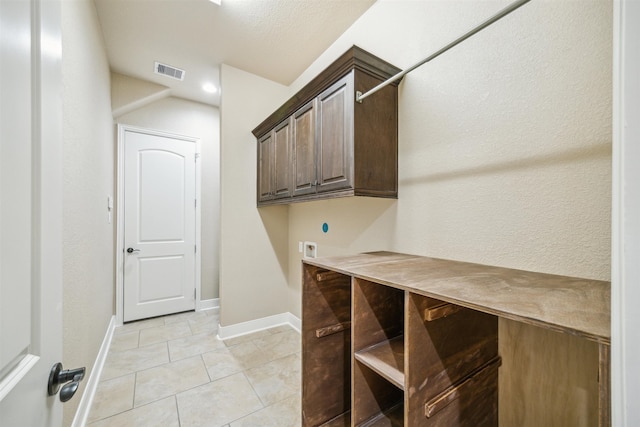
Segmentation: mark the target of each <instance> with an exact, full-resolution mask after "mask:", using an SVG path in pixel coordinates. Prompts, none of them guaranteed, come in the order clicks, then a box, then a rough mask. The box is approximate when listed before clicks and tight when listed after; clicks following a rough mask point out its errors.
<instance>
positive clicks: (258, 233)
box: [220, 65, 290, 326]
mask: <svg viewBox="0 0 640 427" xmlns="http://www.w3.org/2000/svg"><path fill="white" fill-rule="evenodd" d="M221 87H222V101H221V107H220V113H221V136H220V141H221V168H220V170H221V183H222V187H221V225H220V244H221V249H220V303H221V306H220V324H221V325H222V326H229V325H234V324H237V323H241V322H245V321H249V320H254V319H259V318H262V317H267V316H271V315H274V314H280V313H284V312H287V311H290V308H289V301H288V300H289V293H290V292H289V288H288V285H287V274H288V253H287V245H288V208H287V207H286V206H274V207H269V208H261V209H257V208H256V190H255V188H256V152H257V149H256V142H255V138H254V137H253V135H252V134H251V130H252V129H253V128H254V127H255V126H257V125H258V124H259V123H260V122H261V121H262V120H264V118H266V117H267V115H269V114H270V113H271V112H272V110H273V109H274V108H275V106H277V105H279V104H280V103H282V102H284V101H285V100H286V96H287V95H288V89H287V88H286V87H284V86H282V85H279V84H277V83H274V82H271V81H269V80H265V79H262V78H260V77H257V76H255V75H252V74H249V73H246V72H244V71H241V70H239V69H237V68H234V67H231V66H228V65H223V66H222V70H221Z"/></svg>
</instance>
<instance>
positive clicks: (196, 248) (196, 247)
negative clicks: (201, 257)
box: [193, 245, 198, 254]
mask: <svg viewBox="0 0 640 427" xmlns="http://www.w3.org/2000/svg"><path fill="white" fill-rule="evenodd" d="M197 252H198V245H193V253H194V254H195V253H197Z"/></svg>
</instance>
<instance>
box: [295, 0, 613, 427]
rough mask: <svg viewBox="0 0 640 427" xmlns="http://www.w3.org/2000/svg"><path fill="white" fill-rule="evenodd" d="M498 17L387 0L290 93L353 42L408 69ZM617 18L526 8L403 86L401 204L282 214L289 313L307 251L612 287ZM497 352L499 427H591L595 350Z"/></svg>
mask: <svg viewBox="0 0 640 427" xmlns="http://www.w3.org/2000/svg"><path fill="white" fill-rule="evenodd" d="M505 4H506V3H504V2H432V1H425V2H415V1H384V0H379V1H378V2H377V3H376V4H375V5H374V6H373V7H372V8H371V9H370V10H369V11H368V12H367V13H366V14H365V15H363V17H362V18H361V19H360V20H359V21H358V22H356V23H355V24H354V26H353V27H352V28H351V29H350V30H348V31H347V32H346V33H345V34H344V35H343V36H342V37H341V38H340V39H339V40H338V41H337V42H336V43H335V44H334V45H333V46H332V47H331V48H330V49H328V50H327V52H325V54H323V55H322V56H321V57H320V58H319V59H318V60H317V61H316V63H315V64H314V65H313V66H312V67H310V68H309V69H308V70H307V71H306V72H305V73H304V74H303V75H302V76H301V77H300V78H299V79H298V81H297V82H295V83H294V85H293V87H292V89H293V90H296V89H299V88H300V87H301V86H302V85H303V84H304V83H306V82H307V81H308V80H309V79H311V78H312V77H313V76H315V75H316V74H317V73H318V72H319V71H321V70H322V69H323V68H324V67H326V66H327V65H328V64H329V63H330V62H331V61H332V60H333V59H335V58H336V57H337V56H339V54H341V53H342V52H344V51H345V50H346V49H347V48H348V47H349V46H351V45H352V44H357V45H359V46H360V47H362V48H364V49H366V50H369V51H370V52H372V53H374V54H376V55H378V56H380V57H382V58H384V59H386V60H388V61H389V62H391V63H393V64H394V65H397V66H399V67H402V68H406V67H408V66H410V65H412V64H413V63H415V62H417V61H418V60H420V59H422V58H423V57H424V56H426V55H427V54H429V53H431V52H433V51H435V50H436V49H438V48H439V47H441V46H442V45H444V44H446V43H447V42H449V41H450V40H452V39H453V38H455V37H456V36H458V35H459V34H462V33H463V32H464V31H466V30H467V29H469V28H471V27H472V26H473V25H475V24H476V23H479V22H480V21H482V20H483V19H484V18H486V17H488V16H490V15H492V14H493V13H495V12H496V11H497V10H498V9H500V7H503V6H504V5H505ZM611 11H612V4H611V2H610V1H582V2H575V1H553V2H548V1H542V2H531V3H529V4H527V5H526V6H524V7H523V8H522V9H520V10H518V11H516V12H514V13H513V14H512V15H510V16H509V17H507V18H505V19H504V20H503V21H500V22H499V23H497V24H495V25H494V26H493V27H491V28H489V29H487V30H485V31H484V32H483V33H481V34H479V35H476V36H474V37H473V38H472V39H470V40H468V41H467V42H465V43H464V44H462V45H460V46H458V47H456V48H454V49H453V50H452V51H450V52H448V53H446V54H444V55H443V56H441V57H440V58H438V59H436V60H434V61H433V62H432V63H430V64H427V65H425V66H424V67H422V68H419V69H417V70H415V71H414V72H412V73H411V74H409V75H407V76H406V77H405V79H404V80H403V82H402V83H401V85H400V96H399V122H400V127H399V175H400V176H399V199H398V200H397V201H395V202H389V201H384V200H353V199H343V200H331V201H324V202H310V203H303V204H295V205H291V207H290V209H289V265H290V272H289V285H290V287H291V289H292V292H291V296H290V298H291V300H292V303H291V310H292V312H293V313H294V314H296V315H300V295H299V289H300V276H301V275H300V258H301V255H300V254H298V251H297V249H298V241H301V240H315V241H317V243H318V251H319V253H320V255H321V256H325V255H332V254H339V253H351V252H359V251H363V250H377V249H386V250H393V251H399V252H408V253H413V254H419V255H427V256H434V257H442V258H450V259H458V260H464V261H472V262H480V263H486V264H492V265H500V266H507V267H514V268H521V269H528V270H534V271H543V272H549V273H558V274H565V275H576V276H582V277H588V278H596V279H604V280H609V275H610V267H609V265H610V205H611V193H610V187H611V168H610V163H611V58H612V50H611V45H612V40H611V33H612V30H611V27H612V14H611ZM392 23H402V25H391V24H392ZM399 47H401V48H399ZM373 96H375V95H373ZM364 102H367V101H366V100H365V101H364ZM323 222H327V223H328V224H329V233H327V234H323V233H322V232H321V229H320V227H321V225H322V223H323ZM500 346H501V349H500V352H501V354H502V356H503V360H504V363H503V368H502V372H503V373H504V372H509V375H506V374H503V375H501V383H500V387H501V401H500V411H501V414H500V416H501V425H509V426H511V425H518V426H525V425H531V426H534V425H594V423H595V422H596V420H595V418H594V417H595V415H596V414H597V403H598V402H597V389H596V385H597V383H596V381H597V346H595V345H593V344H592V343H588V342H585V341H583V340H578V341H576V340H572V339H571V338H570V337H567V336H562V335H557V334H553V333H545V332H543V331H541V330H539V329H537V328H533V327H522V326H520V325H518V324H517V323H515V322H507V321H503V322H501V323H500ZM541 348H542V349H545V351H544V352H540V351H539V350H540V349H541ZM520 369H521V371H520ZM525 396H527V398H525ZM532 396H533V398H532ZM567 402H571V404H570V405H569V404H567Z"/></svg>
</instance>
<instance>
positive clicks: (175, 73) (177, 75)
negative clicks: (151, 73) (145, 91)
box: [155, 62, 184, 80]
mask: <svg viewBox="0 0 640 427" xmlns="http://www.w3.org/2000/svg"><path fill="white" fill-rule="evenodd" d="M155 72H156V74H162V75H163V76H167V77H171V78H172V79H176V80H184V70H181V69H180V68H176V67H172V66H171V65H167V64H162V63H160V62H156V65H155Z"/></svg>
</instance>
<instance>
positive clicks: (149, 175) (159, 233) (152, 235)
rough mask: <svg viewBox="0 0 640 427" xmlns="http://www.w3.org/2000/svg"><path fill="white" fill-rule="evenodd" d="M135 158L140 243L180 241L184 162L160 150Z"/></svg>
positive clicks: (181, 232)
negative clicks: (138, 174)
mask: <svg viewBox="0 0 640 427" xmlns="http://www.w3.org/2000/svg"><path fill="white" fill-rule="evenodd" d="M138 156H139V162H140V164H139V173H140V178H139V186H140V188H139V194H140V200H139V203H140V217H139V226H140V237H139V239H140V243H151V242H156V241H164V242H169V241H182V240H184V234H185V230H184V220H185V209H184V205H185V202H186V197H188V196H187V194H185V191H187V189H186V188H185V170H184V168H185V161H186V159H185V158H184V156H182V155H179V154H176V153H172V152H168V151H163V150H145V151H139V152H138ZM158 190H160V191H158ZM192 198H193V197H192ZM160 212H161V214H160V215H159V213H160Z"/></svg>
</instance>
